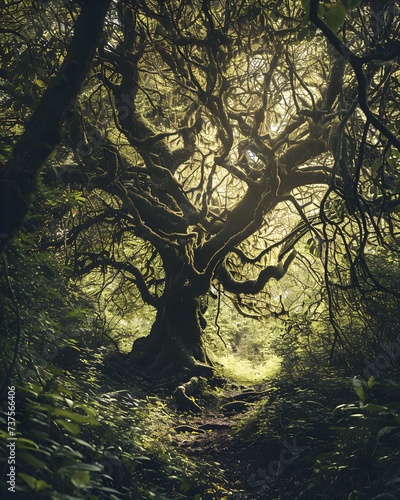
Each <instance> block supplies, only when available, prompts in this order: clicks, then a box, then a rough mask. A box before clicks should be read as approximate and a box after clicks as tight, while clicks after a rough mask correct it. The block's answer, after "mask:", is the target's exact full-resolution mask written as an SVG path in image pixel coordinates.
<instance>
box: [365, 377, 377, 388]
mask: <svg viewBox="0 0 400 500" xmlns="http://www.w3.org/2000/svg"><path fill="white" fill-rule="evenodd" d="M374 385H375V377H374V376H373V375H371V376H370V377H369V379H368V382H367V386H368V388H369V389H372V387H374Z"/></svg>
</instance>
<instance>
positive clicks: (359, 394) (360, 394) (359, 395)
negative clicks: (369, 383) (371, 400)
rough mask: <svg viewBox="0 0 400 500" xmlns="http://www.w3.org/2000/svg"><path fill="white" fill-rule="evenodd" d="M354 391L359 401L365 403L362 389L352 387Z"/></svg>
mask: <svg viewBox="0 0 400 500" xmlns="http://www.w3.org/2000/svg"><path fill="white" fill-rule="evenodd" d="M354 390H355V391H356V393H357V396H358V397H359V398H360V399H361V401H363V402H364V401H365V392H364V389H363V388H362V387H354Z"/></svg>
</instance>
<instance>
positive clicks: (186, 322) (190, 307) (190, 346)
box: [129, 261, 212, 375]
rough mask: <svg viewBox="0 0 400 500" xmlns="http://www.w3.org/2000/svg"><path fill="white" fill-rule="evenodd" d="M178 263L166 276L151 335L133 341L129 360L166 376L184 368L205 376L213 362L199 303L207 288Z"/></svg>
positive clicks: (201, 280)
mask: <svg viewBox="0 0 400 500" xmlns="http://www.w3.org/2000/svg"><path fill="white" fill-rule="evenodd" d="M179 263H180V266H178V261H177V262H176V263H175V265H174V266H173V268H174V269H170V270H169V273H168V274H167V277H166V286H165V291H164V294H163V297H162V298H161V299H160V302H159V305H158V307H157V314H156V320H155V322H154V324H153V326H152V329H151V332H150V334H149V335H148V336H147V337H142V338H139V339H137V340H136V341H135V342H134V345H133V348H132V351H131V353H130V356H129V361H130V362H132V363H134V364H137V365H140V366H144V367H146V368H147V370H148V371H150V372H157V373H163V374H166V375H168V374H171V373H176V372H180V371H182V370H184V369H188V370H190V371H191V372H192V373H193V374H198V375H199V374H203V375H207V374H210V372H211V371H212V370H211V368H210V367H211V364H212V363H211V361H210V359H209V357H208V356H207V353H206V350H205V347H204V344H203V333H204V330H203V328H204V326H205V324H204V319H203V316H202V307H201V303H202V297H203V296H204V295H205V293H206V292H207V291H208V286H207V285H205V284H204V282H203V278H200V279H197V280H196V278H194V277H193V276H190V269H189V268H187V267H185V266H184V265H182V262H181V261H179Z"/></svg>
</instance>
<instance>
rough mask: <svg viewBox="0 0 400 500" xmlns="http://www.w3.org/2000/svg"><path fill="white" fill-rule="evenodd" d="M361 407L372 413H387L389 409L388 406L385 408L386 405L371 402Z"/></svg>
mask: <svg viewBox="0 0 400 500" xmlns="http://www.w3.org/2000/svg"><path fill="white" fill-rule="evenodd" d="M362 409H363V410H365V411H368V412H372V413H387V412H388V411H389V408H387V407H386V406H382V405H375V404H371V403H368V404H366V405H364V406H363V407H362Z"/></svg>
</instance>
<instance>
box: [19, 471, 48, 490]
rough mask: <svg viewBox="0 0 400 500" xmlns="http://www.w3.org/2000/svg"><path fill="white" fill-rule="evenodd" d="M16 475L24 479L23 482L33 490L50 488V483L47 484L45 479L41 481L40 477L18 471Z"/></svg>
mask: <svg viewBox="0 0 400 500" xmlns="http://www.w3.org/2000/svg"><path fill="white" fill-rule="evenodd" d="M18 477H19V478H21V479H22V480H23V481H25V483H26V484H27V485H28V486H29V488H31V490H33V491H41V490H44V489H45V488H50V485H49V484H47V483H46V481H43V480H42V479H36V478H34V477H32V476H29V475H28V474H24V473H23V472H20V473H19V474H18Z"/></svg>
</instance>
